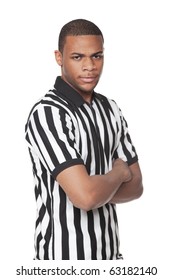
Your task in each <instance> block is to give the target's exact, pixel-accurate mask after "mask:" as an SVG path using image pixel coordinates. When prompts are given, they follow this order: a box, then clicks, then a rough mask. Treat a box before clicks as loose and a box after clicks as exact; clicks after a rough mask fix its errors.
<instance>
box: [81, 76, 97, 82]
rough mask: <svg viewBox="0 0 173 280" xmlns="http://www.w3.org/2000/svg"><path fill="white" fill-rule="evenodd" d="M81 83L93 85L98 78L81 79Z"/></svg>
mask: <svg viewBox="0 0 173 280" xmlns="http://www.w3.org/2000/svg"><path fill="white" fill-rule="evenodd" d="M80 79H81V81H83V82H84V83H92V82H94V81H95V79H96V77H95V76H94V77H81V78H80Z"/></svg>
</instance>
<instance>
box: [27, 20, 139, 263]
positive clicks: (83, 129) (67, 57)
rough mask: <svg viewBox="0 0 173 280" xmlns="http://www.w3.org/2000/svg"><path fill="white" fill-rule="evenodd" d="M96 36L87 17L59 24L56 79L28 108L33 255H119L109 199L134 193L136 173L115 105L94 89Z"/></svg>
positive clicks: (99, 62) (99, 57)
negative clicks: (33, 203)
mask: <svg viewBox="0 0 173 280" xmlns="http://www.w3.org/2000/svg"><path fill="white" fill-rule="evenodd" d="M103 43H104V39H103V35H102V33H101V31H100V29H99V28H98V27H97V26H96V25H95V24H94V23H92V22H90V21H87V20H83V19H78V20H74V21H71V22H69V23H67V24H66V25H64V26H63V28H62V29H61V32H60V35H59V50H58V51H55V57H56V61H57V63H58V65H59V66H60V67H61V77H57V79H56V82H55V86H54V89H53V90H50V91H49V92H48V93H47V94H46V95H45V96H44V97H43V98H42V99H41V100H40V101H39V102H38V103H37V104H35V106H34V107H33V109H32V110H31V113H30V115H29V118H28V121H27V124H26V140H27V143H28V147H29V153H30V156H31V160H32V164H33V174H34V178H35V195H36V201H37V221H36V231H35V250H36V255H35V259H40V260H52V259H53V260H55V259H57V260H69V259H70V260H76V259H78V260H112V259H121V258H122V255H121V254H120V251H119V234H118V223H117V216H116V204H117V203H123V202H128V201H131V200H133V199H136V198H139V197H140V196H141V194H142V190H143V187H142V176H141V172H140V167H139V164H138V158H137V154H136V151H135V148H134V146H133V144H132V142H131V139H130V136H129V133H128V129H127V123H126V121H125V119H124V117H123V115H122V113H121V110H120V109H119V108H118V106H117V105H116V103H115V102H114V101H112V100H110V99H108V98H107V97H105V96H103V95H101V94H98V93H96V92H95V91H94V88H95V86H96V85H97V83H98V81H99V78H100V76H101V73H102V68H103V57H104V55H103Z"/></svg>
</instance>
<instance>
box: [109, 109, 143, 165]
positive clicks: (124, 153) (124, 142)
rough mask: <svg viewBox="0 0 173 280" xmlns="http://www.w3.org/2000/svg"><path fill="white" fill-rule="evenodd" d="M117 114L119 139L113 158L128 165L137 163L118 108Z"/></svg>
mask: <svg viewBox="0 0 173 280" xmlns="http://www.w3.org/2000/svg"><path fill="white" fill-rule="evenodd" d="M118 114H119V121H118V123H119V137H118V139H119V140H118V145H117V148H116V150H115V153H114V158H121V159H122V160H124V161H126V162H127V163H128V165H131V164H133V163H135V162H137V161H138V155H137V153H136V149H135V147H134V145H133V143H132V140H131V137H130V134H129V131H128V125H127V121H126V120H125V118H124V116H123V114H122V111H121V110H120V109H119V108H118Z"/></svg>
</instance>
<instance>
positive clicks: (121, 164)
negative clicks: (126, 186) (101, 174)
mask: <svg viewBox="0 0 173 280" xmlns="http://www.w3.org/2000/svg"><path fill="white" fill-rule="evenodd" d="M112 169H116V172H119V173H120V174H121V175H122V181H123V182H128V181H130V180H131V179H132V173H131V171H130V168H129V167H128V164H127V163H126V162H125V161H123V160H122V159H120V158H118V159H116V160H115V161H114V162H113V167H112Z"/></svg>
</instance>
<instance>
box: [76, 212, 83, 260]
mask: <svg viewBox="0 0 173 280" xmlns="http://www.w3.org/2000/svg"><path fill="white" fill-rule="evenodd" d="M80 221H81V210H80V209H78V208H76V207H74V226H75V230H76V244H77V259H78V260H84V257H85V254H84V246H83V233H82V230H81V224H80Z"/></svg>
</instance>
